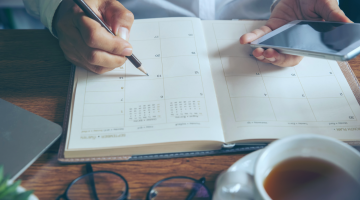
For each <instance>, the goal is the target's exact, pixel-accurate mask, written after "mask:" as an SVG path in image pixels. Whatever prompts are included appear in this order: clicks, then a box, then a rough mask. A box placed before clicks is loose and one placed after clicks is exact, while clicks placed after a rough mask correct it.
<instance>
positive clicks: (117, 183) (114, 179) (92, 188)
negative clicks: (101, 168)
mask: <svg viewBox="0 0 360 200" xmlns="http://www.w3.org/2000/svg"><path fill="white" fill-rule="evenodd" d="M126 189H127V188H126V184H125V182H124V180H123V179H122V178H121V177H119V176H117V175H115V174H112V173H106V172H102V173H90V174H87V175H85V176H84V177H82V178H81V179H79V180H78V181H76V182H75V183H73V185H71V187H70V188H69V190H68V191H67V197H68V199H69V200H117V199H122V198H123V196H124V195H125V192H126Z"/></svg>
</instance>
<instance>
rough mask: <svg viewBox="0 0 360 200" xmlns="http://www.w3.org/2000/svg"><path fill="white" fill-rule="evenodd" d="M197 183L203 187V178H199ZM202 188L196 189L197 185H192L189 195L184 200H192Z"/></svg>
mask: <svg viewBox="0 0 360 200" xmlns="http://www.w3.org/2000/svg"><path fill="white" fill-rule="evenodd" d="M198 183H201V185H203V184H204V183H205V178H204V177H203V178H201V179H199V180H198ZM201 187H202V186H200V187H198V185H197V184H194V185H193V187H192V189H191V191H190V193H189V195H188V196H187V197H186V199H185V200H191V199H192V198H194V196H195V195H196V193H197V192H198V191H199V189H200V188H201Z"/></svg>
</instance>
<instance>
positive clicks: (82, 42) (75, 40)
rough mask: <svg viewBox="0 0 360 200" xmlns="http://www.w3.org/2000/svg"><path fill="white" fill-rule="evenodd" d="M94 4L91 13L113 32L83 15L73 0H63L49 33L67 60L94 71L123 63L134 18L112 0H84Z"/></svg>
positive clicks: (130, 48) (130, 47)
mask: <svg viewBox="0 0 360 200" xmlns="http://www.w3.org/2000/svg"><path fill="white" fill-rule="evenodd" d="M87 4H88V5H89V6H90V7H92V8H96V9H93V11H94V13H95V14H96V15H97V16H100V18H101V19H102V20H103V21H104V22H105V23H106V24H107V25H108V27H109V28H110V29H111V30H112V31H113V32H114V33H115V35H116V36H114V35H112V34H109V32H108V31H107V30H106V29H105V28H104V27H102V25H101V24H100V23H99V22H97V21H95V20H93V19H91V18H89V17H87V16H86V14H85V13H84V12H83V11H82V9H81V8H79V7H78V6H77V5H76V4H75V3H74V2H73V0H63V1H62V2H61V4H60V6H59V7H58V9H57V11H56V13H55V15H54V19H53V26H52V27H53V29H52V30H53V33H54V34H55V35H56V36H57V37H58V38H59V43H60V47H61V48H62V50H63V51H64V54H65V57H66V58H67V60H69V61H70V62H72V63H73V64H75V65H77V66H80V67H84V68H86V69H89V70H90V71H93V72H95V73H98V74H102V73H105V72H107V71H111V70H113V69H114V68H116V67H119V66H121V65H123V64H124V62H125V61H126V57H125V56H131V55H132V46H131V45H130V43H129V42H128V41H127V40H128V39H129V30H130V29H131V26H132V24H133V21H134V16H133V14H132V13H131V12H130V11H128V10H127V9H126V8H125V7H124V6H123V5H122V4H121V3H119V2H117V1H115V0H87Z"/></svg>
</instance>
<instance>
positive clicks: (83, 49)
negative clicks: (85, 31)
mask: <svg viewBox="0 0 360 200" xmlns="http://www.w3.org/2000/svg"><path fill="white" fill-rule="evenodd" d="M67 33H68V34H70V35H71V37H66V39H65V40H61V41H60V47H61V48H62V49H63V51H64V52H65V54H68V55H67V56H68V57H74V55H75V57H78V62H81V63H84V64H88V65H96V66H102V67H105V68H110V70H111V69H114V68H116V67H120V66H121V65H123V64H124V62H125V61H126V58H125V57H124V56H119V55H114V54H110V53H108V52H105V51H102V50H99V49H94V48H90V47H88V46H87V45H86V44H85V42H84V41H83V40H82V38H81V35H80V33H79V31H78V30H76V29H69V30H68V32H67ZM69 38H71V40H70V39H69Z"/></svg>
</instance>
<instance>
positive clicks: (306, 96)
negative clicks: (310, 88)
mask: <svg viewBox="0 0 360 200" xmlns="http://www.w3.org/2000/svg"><path fill="white" fill-rule="evenodd" d="M294 70H295V72H296V74H297V75H298V73H297V71H296V68H295V67H294ZM296 77H297V79H298V80H299V83H300V85H301V88H302V90H303V92H304V94H305V98H306V100H307V102H308V104H309V107H310V109H311V112H312V114H313V116H314V118H315V121H318V120H317V119H316V115H315V113H314V111H313V109H312V107H311V104H310V101H309V99H308V95H307V94H306V92H305V90H304V87H303V85H302V84H301V81H300V78H299V76H296Z"/></svg>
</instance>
